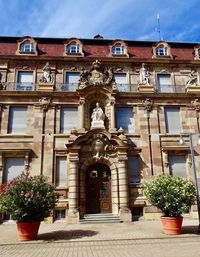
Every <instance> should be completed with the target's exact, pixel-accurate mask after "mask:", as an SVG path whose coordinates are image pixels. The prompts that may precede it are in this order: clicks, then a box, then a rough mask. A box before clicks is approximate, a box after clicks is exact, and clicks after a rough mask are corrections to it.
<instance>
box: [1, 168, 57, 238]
mask: <svg viewBox="0 0 200 257" xmlns="http://www.w3.org/2000/svg"><path fill="white" fill-rule="evenodd" d="M57 199H58V195H57V193H56V192H55V187H54V186H53V185H51V184H49V183H47V181H46V179H45V178H44V177H43V176H34V177H32V176H30V174H29V173H27V172H23V173H22V174H21V175H20V176H19V177H17V178H15V179H13V180H11V181H9V182H8V183H7V184H3V185H1V188H0V211H1V212H3V213H6V214H9V215H11V217H12V219H14V220H16V221H17V228H18V235H19V240H33V239H35V238H36V237H37V233H38V230H39V226H40V222H41V221H42V220H44V218H46V217H48V216H49V214H50V212H51V210H52V209H53V208H54V207H55V204H56V202H57Z"/></svg>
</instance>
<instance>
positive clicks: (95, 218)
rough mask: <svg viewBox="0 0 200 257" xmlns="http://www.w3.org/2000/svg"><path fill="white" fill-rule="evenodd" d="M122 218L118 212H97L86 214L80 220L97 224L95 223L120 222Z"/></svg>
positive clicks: (84, 222) (83, 222)
mask: <svg viewBox="0 0 200 257" xmlns="http://www.w3.org/2000/svg"><path fill="white" fill-rule="evenodd" d="M119 222H120V218H119V216H118V215H116V214H112V213H97V214H85V215H84V217H83V218H82V219H81V220H80V223H81V224H95V223H119Z"/></svg>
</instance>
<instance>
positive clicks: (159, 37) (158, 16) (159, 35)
mask: <svg viewBox="0 0 200 257" xmlns="http://www.w3.org/2000/svg"><path fill="white" fill-rule="evenodd" d="M156 32H158V39H159V41H161V40H163V39H162V37H161V32H160V15H159V14H157V28H156Z"/></svg>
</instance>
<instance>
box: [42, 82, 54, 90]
mask: <svg viewBox="0 0 200 257" xmlns="http://www.w3.org/2000/svg"><path fill="white" fill-rule="evenodd" d="M38 90H40V91H53V90H54V84H52V83H39V85H38Z"/></svg>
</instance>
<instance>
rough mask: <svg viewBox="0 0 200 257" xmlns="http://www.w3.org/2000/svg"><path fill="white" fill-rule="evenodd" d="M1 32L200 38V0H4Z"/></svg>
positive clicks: (185, 39)
mask: <svg viewBox="0 0 200 257" xmlns="http://www.w3.org/2000/svg"><path fill="white" fill-rule="evenodd" d="M0 12H1V14H0V28H1V30H0V35H1V36H5V35H6V36H25V35H30V36H33V37H34V36H35V37H36V36H39V37H79V38H93V36H95V35H96V34H98V33H99V34H101V35H103V36H104V38H109V39H114V38H122V39H130V40H158V33H156V26H157V18H156V17H157V14H158V13H159V15H160V23H161V34H162V37H163V39H164V40H166V41H186V42H200V0H0Z"/></svg>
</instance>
